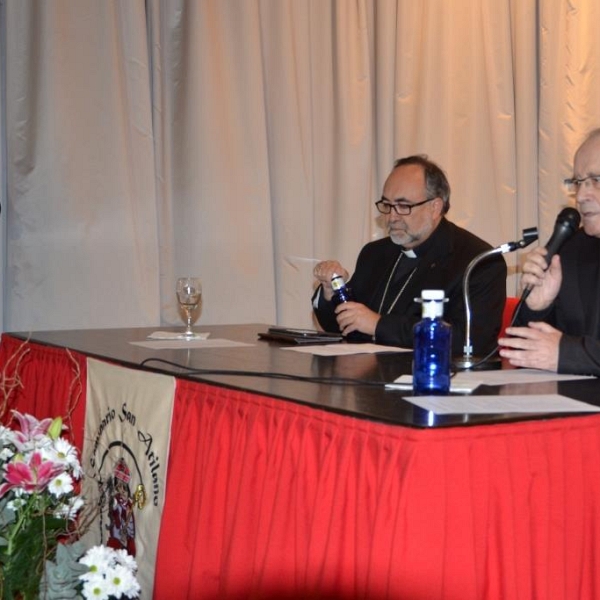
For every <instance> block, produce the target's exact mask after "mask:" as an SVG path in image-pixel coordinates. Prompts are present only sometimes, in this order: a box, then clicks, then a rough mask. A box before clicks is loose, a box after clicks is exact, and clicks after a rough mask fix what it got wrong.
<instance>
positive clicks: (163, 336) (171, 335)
mask: <svg viewBox="0 0 600 600" xmlns="http://www.w3.org/2000/svg"><path fill="white" fill-rule="evenodd" d="M209 335H210V333H194V335H193V336H191V337H190V336H186V335H185V333H182V332H180V331H154V332H153V333H151V334H150V335H149V336H148V339H149V340H188V341H189V340H206V339H207V338H208V336H209Z"/></svg>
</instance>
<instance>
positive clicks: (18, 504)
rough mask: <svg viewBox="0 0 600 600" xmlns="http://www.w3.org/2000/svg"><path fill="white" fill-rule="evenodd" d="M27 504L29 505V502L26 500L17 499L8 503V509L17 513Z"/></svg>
mask: <svg viewBox="0 0 600 600" xmlns="http://www.w3.org/2000/svg"><path fill="white" fill-rule="evenodd" d="M26 504H27V501H26V500H25V499H24V498H21V497H15V498H13V499H12V500H10V501H9V502H7V503H6V508H8V509H10V510H12V511H13V512H17V511H18V510H19V509H21V508H23V507H24V506H25V505H26Z"/></svg>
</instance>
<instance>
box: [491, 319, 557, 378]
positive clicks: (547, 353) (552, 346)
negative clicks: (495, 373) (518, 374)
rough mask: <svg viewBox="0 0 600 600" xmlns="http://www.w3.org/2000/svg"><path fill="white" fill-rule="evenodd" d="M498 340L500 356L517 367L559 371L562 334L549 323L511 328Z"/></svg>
mask: <svg viewBox="0 0 600 600" xmlns="http://www.w3.org/2000/svg"><path fill="white" fill-rule="evenodd" d="M506 333H507V335H509V336H511V337H503V338H500V339H499V340H498V344H499V345H500V356H502V358H507V359H508V362H509V363H510V364H511V365H513V366H515V367H526V368H529V369H545V370H547V371H555V372H556V371H557V370H558V347H559V344H560V338H561V337H562V332H561V331H559V330H558V329H555V328H554V327H552V326H551V325H548V323H543V322H533V323H529V326H528V327H509V328H508V329H507V330H506Z"/></svg>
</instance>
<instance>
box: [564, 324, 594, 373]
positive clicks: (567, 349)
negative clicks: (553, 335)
mask: <svg viewBox="0 0 600 600" xmlns="http://www.w3.org/2000/svg"><path fill="white" fill-rule="evenodd" d="M558 372H559V373H574V374H576V375H595V376H596V377H598V376H600V342H599V341H598V340H596V339H594V338H593V337H590V336H589V335H582V336H575V335H567V334H566V333H565V334H563V336H562V337H561V338H560V344H559V348H558Z"/></svg>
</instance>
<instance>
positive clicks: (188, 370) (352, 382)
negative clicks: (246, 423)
mask: <svg viewBox="0 0 600 600" xmlns="http://www.w3.org/2000/svg"><path fill="white" fill-rule="evenodd" d="M149 363H160V364H163V365H168V366H170V367H175V368H177V369H182V370H183V371H185V373H182V375H188V376H191V375H226V376H234V377H262V378H265V379H285V380H288V381H304V382H306V383H329V384H336V385H347V386H367V387H380V386H385V385H386V384H387V383H389V381H371V380H368V379H351V378H345V377H314V376H307V375H292V374H290V373H274V372H269V371H243V370H236V369H197V368H194V367H187V366H186V365H182V364H179V363H176V362H173V361H170V360H166V359H164V358H156V357H151V358H146V359H144V360H143V361H142V362H140V363H139V364H140V367H145V368H148V369H152V367H151V366H149ZM156 369H157V367H156ZM165 372H166V373H168V374H169V375H173V373H170V372H168V371H165Z"/></svg>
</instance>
